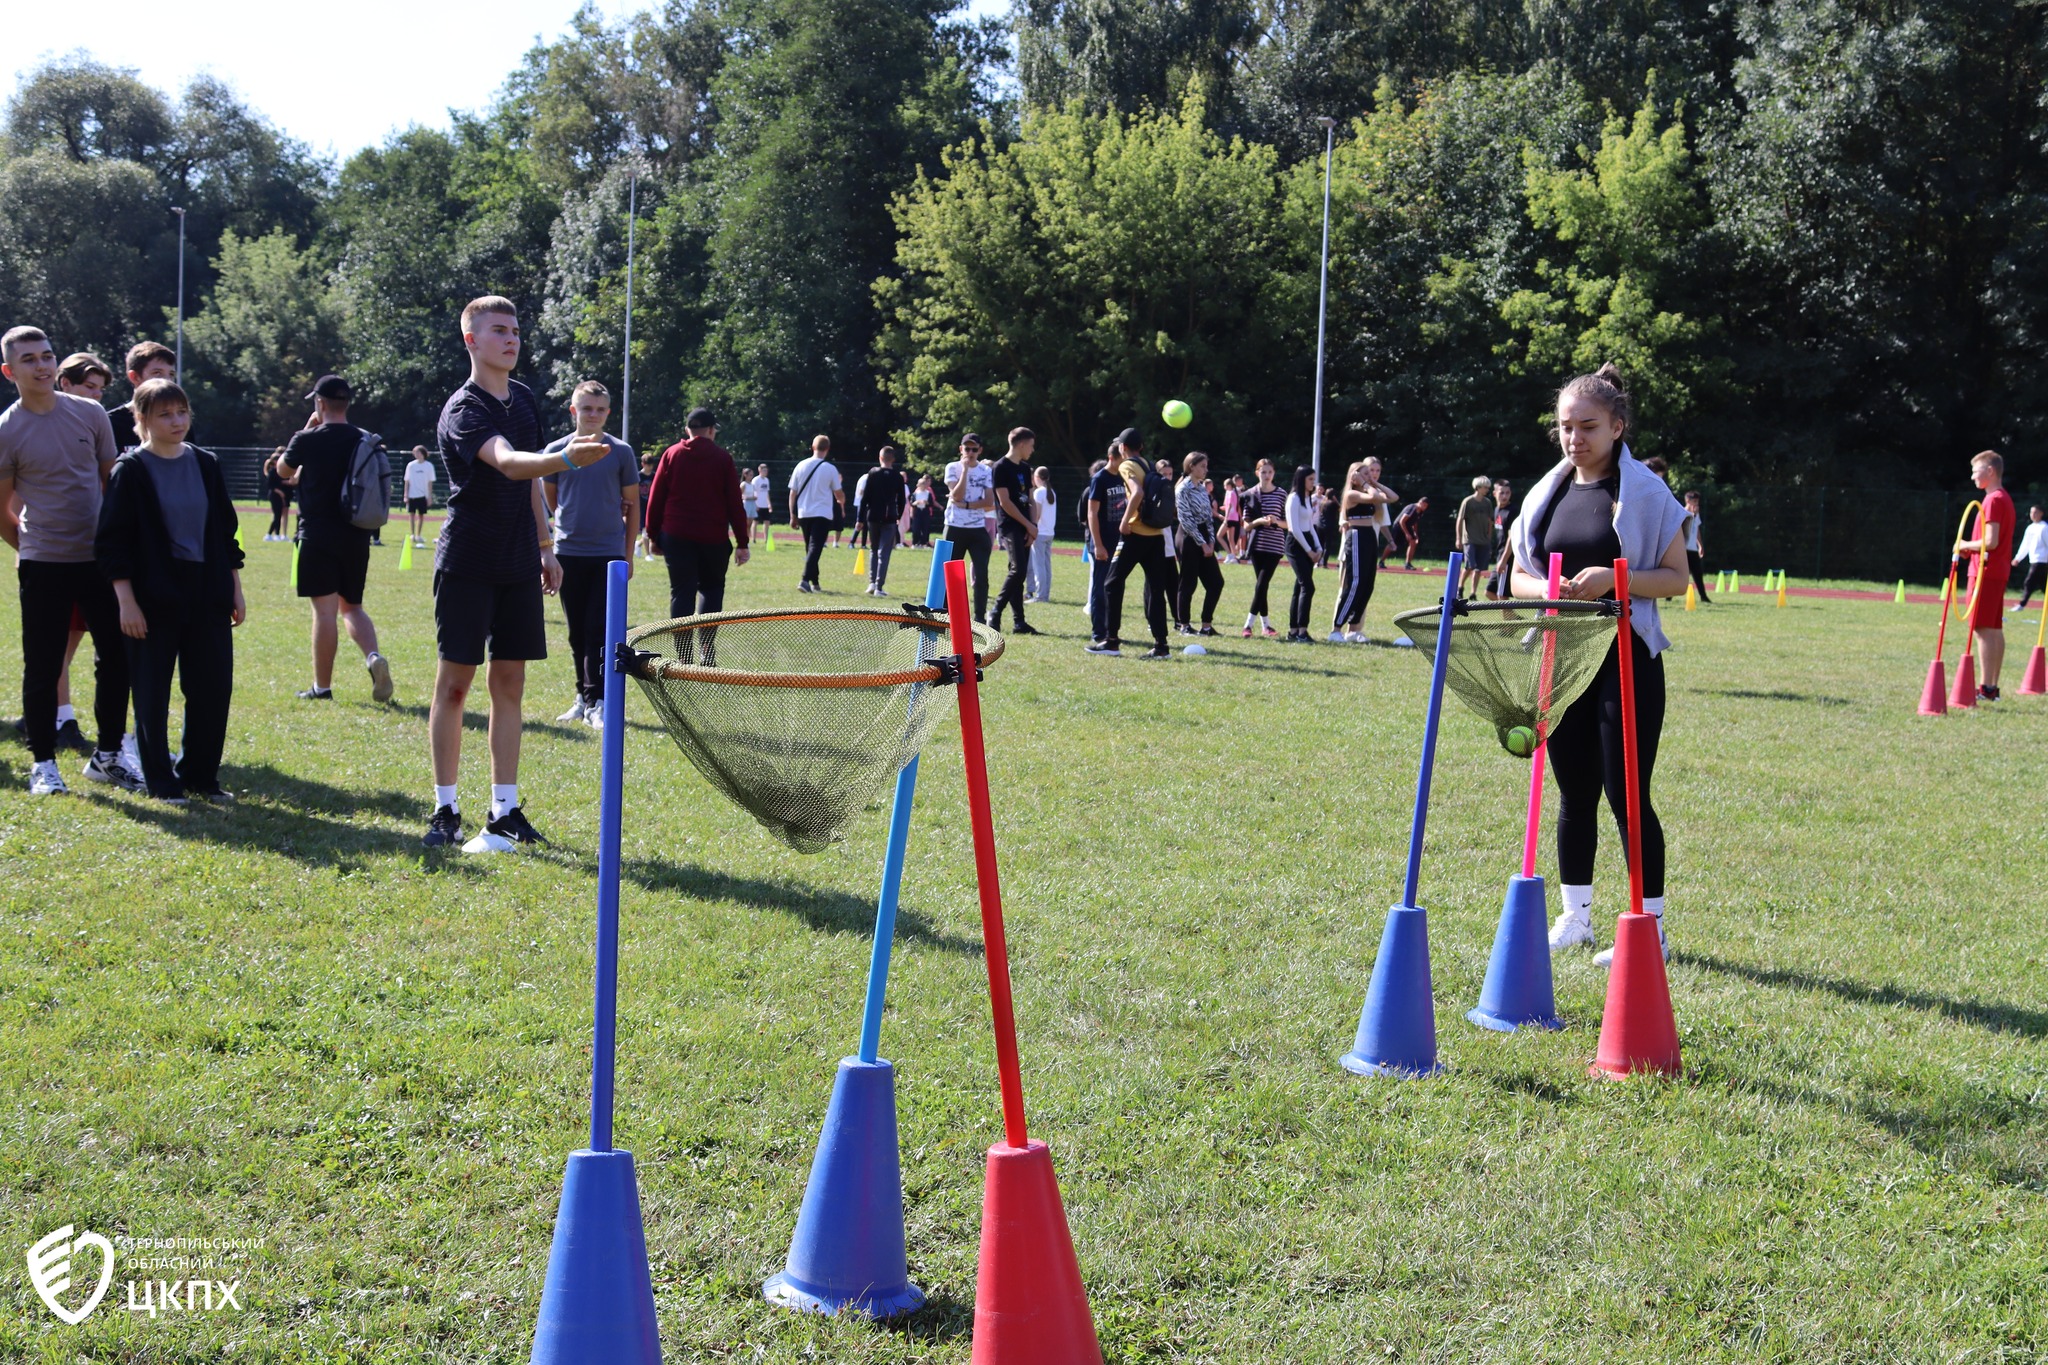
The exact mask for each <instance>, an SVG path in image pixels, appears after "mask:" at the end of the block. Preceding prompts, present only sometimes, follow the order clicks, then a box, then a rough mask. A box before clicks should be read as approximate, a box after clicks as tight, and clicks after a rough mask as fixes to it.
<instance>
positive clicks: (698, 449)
mask: <svg viewBox="0 0 2048 1365" xmlns="http://www.w3.org/2000/svg"><path fill="white" fill-rule="evenodd" d="M683 425H684V426H685V427H686V428H687V429H688V430H689V433H690V434H689V437H688V439H686V440H682V441H678V442H676V443H675V444H674V445H672V446H670V447H669V448H668V449H667V450H665V451H663V452H662V453H661V463H660V464H658V465H656V466H655V467H654V486H653V487H652V488H650V489H649V490H648V491H647V528H648V530H649V531H650V532H652V533H653V534H652V535H651V536H650V537H649V539H651V540H652V541H653V542H654V548H655V553H657V554H659V555H661V556H662V557H664V558H665V559H667V560H668V611H669V615H671V616H696V615H700V614H704V613H708V612H714V611H723V610H724V609H725V573H726V567H727V564H728V561H730V562H732V563H738V564H744V563H746V562H747V541H748V539H749V532H750V527H749V526H748V524H747V509H746V505H745V504H744V503H743V502H741V500H740V472H739V468H738V466H736V465H735V464H734V463H733V459H732V456H731V455H729V454H727V453H726V451H725V448H724V447H723V446H720V445H719V444H718V443H717V441H716V439H715V438H716V437H717V435H718V419H717V418H715V417H713V416H712V415H711V410H710V409H709V408H695V409H693V410H692V411H691V413H690V415H689V416H688V417H687V418H685V419H684V422H683ZM728 533H729V534H728Z"/></svg>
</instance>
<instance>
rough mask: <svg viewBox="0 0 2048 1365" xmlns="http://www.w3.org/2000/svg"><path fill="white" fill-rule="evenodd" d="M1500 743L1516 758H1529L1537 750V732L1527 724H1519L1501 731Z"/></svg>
mask: <svg viewBox="0 0 2048 1365" xmlns="http://www.w3.org/2000/svg"><path fill="white" fill-rule="evenodd" d="M1500 743H1501V747H1502V748H1503V749H1506V750H1507V751H1508V752H1509V753H1511V754H1513V755H1514V756H1515V757H1516V758H1527V757H1528V756H1529V755H1530V754H1533V753H1535V752H1536V732H1535V731H1534V730H1531V729H1530V728H1529V727H1528V726H1526V725H1517V726H1516V727H1515V728H1514V729H1512V730H1506V731H1503V732H1502V733H1501V737H1500Z"/></svg>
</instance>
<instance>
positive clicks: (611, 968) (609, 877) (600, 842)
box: [590, 560, 633, 1152]
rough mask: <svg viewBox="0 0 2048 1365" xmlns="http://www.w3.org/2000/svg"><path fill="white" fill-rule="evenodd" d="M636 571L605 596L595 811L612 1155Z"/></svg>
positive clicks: (597, 1051)
mask: <svg viewBox="0 0 2048 1365" xmlns="http://www.w3.org/2000/svg"><path fill="white" fill-rule="evenodd" d="M632 569H633V566H632V565H631V564H628V563H626V562H625V561H624V560H614V561H612V564H611V566H610V569H609V571H608V575H607V577H606V580H605V592H604V650H605V652H604V739H603V746H604V747H603V762H602V766H601V767H600V770H599V772H600V777H599V780H598V808H597V1005H596V1018H597V1027H596V1031H595V1034H594V1036H593V1038H592V1040H591V1049H590V1150H591V1151H593V1152H609V1151H610V1150H611V1149H612V1060H613V1053H614V1051H615V1049H616V1046H617V1042H618V1005H619V830H620V826H621V823H622V821H621V807H622V806H624V804H625V799H626V792H625V788H626V675H625V674H623V673H621V672H619V670H618V668H617V655H618V651H619V646H620V645H621V644H622V643H624V642H625V639H626V585H627V582H628V579H629V575H630V574H631V573H632Z"/></svg>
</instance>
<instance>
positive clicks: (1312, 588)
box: [1287, 536, 1316, 630]
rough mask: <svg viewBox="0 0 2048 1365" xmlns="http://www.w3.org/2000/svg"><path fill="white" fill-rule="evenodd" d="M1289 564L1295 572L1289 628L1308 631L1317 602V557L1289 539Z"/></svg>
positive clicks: (1295, 541) (1288, 609)
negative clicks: (1310, 612)
mask: <svg viewBox="0 0 2048 1365" xmlns="http://www.w3.org/2000/svg"><path fill="white" fill-rule="evenodd" d="M1287 563H1288V565H1289V567H1291V568H1292V569H1293V570H1294V599H1293V600H1292V601H1291V602H1289V603H1288V605H1287V628H1288V629H1289V630H1307V629H1308V614H1309V611H1310V609H1311V608H1312V607H1313V606H1314V605H1315V600H1316V557H1315V556H1314V555H1313V554H1310V553H1309V551H1308V547H1306V546H1305V545H1303V544H1302V543H1301V542H1300V541H1298V540H1296V539H1295V538H1294V537H1293V536H1289V537H1287Z"/></svg>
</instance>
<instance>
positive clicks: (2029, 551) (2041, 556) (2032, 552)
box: [2012, 521, 2048, 564]
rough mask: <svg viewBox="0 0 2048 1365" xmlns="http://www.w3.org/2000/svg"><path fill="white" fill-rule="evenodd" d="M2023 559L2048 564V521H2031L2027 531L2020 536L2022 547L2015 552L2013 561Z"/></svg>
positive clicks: (2017, 561)
mask: <svg viewBox="0 0 2048 1365" xmlns="http://www.w3.org/2000/svg"><path fill="white" fill-rule="evenodd" d="M2022 559H2026V560H2031V561H2033V562H2034V563H2036V564H2048V521H2030V522H2028V523H2027V533H2026V534H2025V535H2023V536H2021V537H2020V548H2019V549H2018V550H2016V551H2014V553H2013V557H2012V562H2013V563H2015V564H2017V563H2019V562H2020V561H2021V560H2022Z"/></svg>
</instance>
